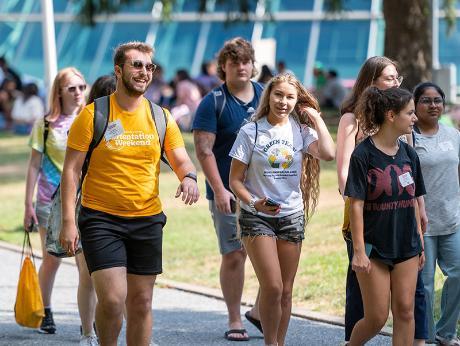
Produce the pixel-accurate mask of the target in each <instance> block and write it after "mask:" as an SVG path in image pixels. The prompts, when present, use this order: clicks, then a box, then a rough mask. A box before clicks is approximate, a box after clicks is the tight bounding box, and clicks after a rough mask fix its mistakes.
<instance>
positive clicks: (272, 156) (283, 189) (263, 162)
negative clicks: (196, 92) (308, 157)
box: [229, 118, 318, 217]
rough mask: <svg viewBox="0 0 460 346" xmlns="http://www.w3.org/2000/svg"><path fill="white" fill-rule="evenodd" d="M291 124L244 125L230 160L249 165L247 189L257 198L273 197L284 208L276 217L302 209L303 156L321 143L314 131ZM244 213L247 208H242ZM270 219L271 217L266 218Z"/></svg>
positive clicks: (264, 123) (261, 123)
mask: <svg viewBox="0 0 460 346" xmlns="http://www.w3.org/2000/svg"><path fill="white" fill-rule="evenodd" d="M289 120H290V121H289V122H288V123H286V124H283V125H280V126H272V125H271V124H270V123H269V122H268V121H267V119H266V118H262V119H260V120H258V121H257V135H256V126H255V123H254V122H251V123H248V124H246V125H244V126H243V127H242V128H241V130H240V132H239V134H238V137H237V139H236V141H235V143H234V145H233V147H232V150H231V151H230V154H229V155H230V156H231V157H233V158H234V159H236V160H238V161H241V162H243V163H244V164H246V165H248V168H247V172H246V179H245V182H244V184H245V186H246V188H247V189H248V191H249V192H250V193H251V194H252V195H253V196H256V197H257V198H264V197H270V198H271V199H273V200H275V201H277V202H279V203H280V204H281V212H280V214H278V215H277V216H276V217H282V216H286V215H290V214H292V213H295V212H297V211H300V210H302V209H303V201H302V193H301V190H300V176H301V170H302V157H303V153H304V152H307V150H308V147H309V145H310V144H311V143H313V142H314V141H316V140H317V139H318V135H317V133H316V131H315V130H313V129H311V128H309V127H307V126H306V125H300V124H298V123H297V122H296V120H294V119H292V118H289ZM241 207H242V208H243V209H245V208H246V206H245V205H243V204H241ZM264 216H268V217H269V215H264Z"/></svg>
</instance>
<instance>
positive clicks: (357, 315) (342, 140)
mask: <svg viewBox="0 0 460 346" xmlns="http://www.w3.org/2000/svg"><path fill="white" fill-rule="evenodd" d="M402 80H403V78H402V76H400V75H399V72H398V69H397V63H396V62H395V61H393V60H391V59H389V58H387V57H384V56H374V57H371V58H369V59H367V60H366V61H365V62H364V64H363V65H362V67H361V69H360V71H359V73H358V77H357V79H356V82H355V85H354V86H353V89H352V91H351V94H350V95H349V96H348V98H347V99H346V100H345V101H344V103H343V104H342V107H341V114H342V117H341V118H340V122H339V127H338V130H337V154H336V160H337V176H338V182H339V192H340V194H341V195H342V197H343V199H344V201H345V208H344V222H343V226H342V234H343V237H344V239H345V242H346V244H347V253H348V260H349V263H348V270H347V278H346V296H345V341H346V342H347V341H348V340H350V336H351V332H352V330H353V327H354V325H355V324H356V322H358V321H359V320H360V319H361V318H362V317H363V316H364V311H363V302H362V298H361V291H360V288H359V283H358V280H357V278H356V273H355V271H354V270H353V269H352V266H351V260H352V258H353V242H352V237H351V227H350V201H349V200H348V198H347V197H346V196H344V195H343V193H344V190H345V184H346V181H347V177H348V169H349V164H350V157H351V154H352V152H353V150H354V149H355V147H356V146H357V145H358V144H359V143H360V142H361V141H363V140H364V139H365V138H366V135H365V134H364V133H363V131H362V129H361V126H360V125H359V123H358V120H357V118H356V115H355V108H356V105H357V103H358V99H359V97H360V96H361V95H362V94H363V92H364V90H365V89H366V88H367V87H369V86H375V87H377V88H378V89H380V90H385V89H389V88H393V87H399V86H400V84H401V83H402ZM407 141H408V142H409V143H410V144H411V143H412V136H407ZM422 214H423V211H422ZM424 306H425V297H424V290H423V282H421V279H420V278H419V281H418V282H417V291H416V308H415V320H416V323H415V339H414V345H415V346H418V345H424V343H425V341H424V340H425V339H426V338H427V330H426V323H425V307H424Z"/></svg>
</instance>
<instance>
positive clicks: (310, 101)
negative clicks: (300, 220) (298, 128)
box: [252, 73, 320, 225]
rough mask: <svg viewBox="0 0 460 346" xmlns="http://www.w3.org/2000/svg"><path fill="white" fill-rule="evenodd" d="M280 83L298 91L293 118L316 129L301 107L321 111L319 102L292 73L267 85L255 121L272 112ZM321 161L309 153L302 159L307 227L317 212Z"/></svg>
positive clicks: (276, 78)
mask: <svg viewBox="0 0 460 346" xmlns="http://www.w3.org/2000/svg"><path fill="white" fill-rule="evenodd" d="M280 83H289V84H291V85H292V86H294V87H295V88H296V90H297V103H296V106H295V108H294V112H292V113H291V116H292V117H294V119H295V120H296V121H297V122H298V123H299V124H305V125H307V126H308V127H311V128H314V125H313V123H312V121H311V120H310V118H309V117H308V115H307V113H305V112H299V111H298V110H299V106H300V105H302V106H305V105H306V106H308V107H311V108H314V109H316V110H317V111H318V112H319V111H320V108H319V104H318V101H317V100H316V99H315V97H314V96H313V95H312V94H311V93H309V92H308V90H307V89H305V87H304V86H303V85H302V84H301V83H300V82H299V81H298V80H297V78H296V77H295V76H294V75H292V74H290V73H282V74H279V75H277V76H275V77H273V78H272V79H270V81H269V82H268V83H267V84H266V86H265V89H264V92H263V93H262V97H261V99H260V103H259V107H258V108H257V110H256V112H255V114H254V115H253V117H252V120H253V121H257V120H259V119H261V118H263V117H266V116H267V115H268V113H269V111H270V103H269V102H270V94H271V92H272V89H273V86H274V85H277V84H280ZM319 172H320V166H319V160H318V159H317V158H314V157H313V156H312V155H310V154H308V153H304V154H303V157H302V175H301V178H300V190H301V191H302V196H303V207H304V212H305V225H306V224H307V223H308V221H309V220H310V218H311V217H312V215H313V213H314V212H315V209H316V206H317V205H318V198H319Z"/></svg>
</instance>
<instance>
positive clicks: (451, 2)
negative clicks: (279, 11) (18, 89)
mask: <svg viewBox="0 0 460 346" xmlns="http://www.w3.org/2000/svg"><path fill="white" fill-rule="evenodd" d="M73 1H74V2H77V3H81V11H80V18H82V19H83V22H84V23H87V24H94V16H95V14H96V13H107V14H110V13H116V12H117V11H118V10H119V9H120V8H121V6H124V5H127V4H130V3H136V2H141V1H142V0H73ZM187 1H193V0H187ZM195 1H197V2H198V7H199V9H200V11H202V12H205V11H206V9H207V8H206V0H195ZM347 1H348V0H325V5H326V8H327V9H328V10H329V11H331V12H340V11H342V10H343V9H344V8H346V5H347ZM363 1H366V0H363ZM382 1H383V16H384V19H385V49H384V54H385V55H386V56H388V57H389V58H391V59H394V60H396V61H397V62H398V64H399V67H400V70H401V74H402V75H404V84H403V86H404V87H406V88H408V89H409V90H411V89H412V88H413V87H414V86H415V85H416V84H418V83H420V82H421V81H424V80H430V79H431V78H432V61H433V59H432V39H431V32H432V23H431V17H432V15H431V8H432V0H382ZM161 2H162V4H163V16H164V17H166V18H167V17H168V16H169V15H170V13H171V11H172V8H173V6H174V4H175V2H176V0H161ZM216 2H217V3H220V4H225V3H226V4H228V5H229V6H230V7H231V9H232V13H231V14H230V15H229V18H231V19H232V20H235V19H236V20H241V19H243V20H247V19H248V14H249V9H250V5H251V3H254V2H257V0H216ZM265 2H266V8H267V9H268V12H269V13H270V12H271V11H270V4H271V0H265ZM455 4H456V0H442V5H443V10H444V11H445V13H446V21H447V24H448V29H449V30H452V28H453V27H454V25H455V20H456V17H455ZM235 14H236V15H235Z"/></svg>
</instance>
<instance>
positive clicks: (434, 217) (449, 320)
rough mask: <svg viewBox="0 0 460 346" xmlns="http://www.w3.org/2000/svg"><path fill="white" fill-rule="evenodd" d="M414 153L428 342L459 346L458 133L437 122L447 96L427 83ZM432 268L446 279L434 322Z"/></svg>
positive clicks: (420, 95)
mask: <svg viewBox="0 0 460 346" xmlns="http://www.w3.org/2000/svg"><path fill="white" fill-rule="evenodd" d="M414 101H415V113H416V114H417V118H418V121H417V123H416V126H414V148H415V151H416V152H417V154H418V156H419V158H420V165H421V167H422V173H423V180H424V181H425V188H426V196H425V203H426V212H427V214H428V227H427V229H426V233H425V234H424V239H425V257H426V263H425V266H424V267H423V272H422V276H423V282H424V284H425V296H426V302H427V304H426V305H427V313H426V315H427V321H428V340H429V341H430V342H431V343H435V342H438V343H439V345H449V346H450V345H452V346H455V345H457V346H458V345H460V340H459V339H458V338H457V329H458V328H457V323H458V320H459V315H460V256H459V255H458V254H459V253H460V187H459V172H460V166H459V162H460V133H459V131H458V130H457V129H455V128H453V127H448V126H446V125H443V124H441V123H440V122H439V118H440V117H441V114H442V113H443V111H444V104H445V95H444V92H443V91H442V89H441V88H440V87H439V86H438V85H436V84H434V83H431V82H424V83H421V84H419V85H417V86H416V87H415V89H414ZM436 263H437V264H438V266H439V268H440V269H441V271H442V273H443V274H444V276H446V277H447V279H446V281H445V282H444V284H443V286H442V294H441V296H442V298H441V313H440V316H439V320H438V321H436V322H435V316H434V312H433V310H434V304H435V299H434V289H435V285H434V282H435V272H436Z"/></svg>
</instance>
